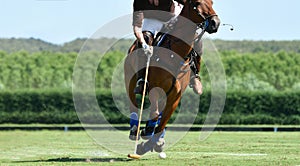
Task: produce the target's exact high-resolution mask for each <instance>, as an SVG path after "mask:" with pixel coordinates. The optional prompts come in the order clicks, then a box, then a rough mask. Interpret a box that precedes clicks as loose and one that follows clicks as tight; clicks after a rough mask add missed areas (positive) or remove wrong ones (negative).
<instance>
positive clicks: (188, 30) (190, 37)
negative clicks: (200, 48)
mask: <svg viewBox="0 0 300 166" xmlns="http://www.w3.org/2000/svg"><path fill="white" fill-rule="evenodd" d="M196 30H197V25H196V24H192V23H191V21H189V20H188V19H183V18H182V17H181V18H180V17H179V19H178V22H177V24H176V26H175V28H174V30H173V32H172V34H171V35H172V36H175V37H176V38H177V39H180V40H181V42H183V43H182V44H181V47H180V48H177V49H179V50H177V51H175V52H177V53H178V54H179V55H180V56H182V57H185V56H187V54H189V53H190V51H191V49H192V46H193V44H194V37H195V33H196ZM174 49H176V48H174Z"/></svg>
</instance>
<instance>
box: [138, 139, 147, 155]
mask: <svg viewBox="0 0 300 166" xmlns="http://www.w3.org/2000/svg"><path fill="white" fill-rule="evenodd" d="M145 153H146V152H145V147H144V142H142V143H140V144H138V145H137V148H136V154H138V155H144V154H145Z"/></svg>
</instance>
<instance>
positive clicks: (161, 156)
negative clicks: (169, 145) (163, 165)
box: [158, 152, 167, 159]
mask: <svg viewBox="0 0 300 166" xmlns="http://www.w3.org/2000/svg"><path fill="white" fill-rule="evenodd" d="M158 157H159V158H161V159H165V158H167V155H166V153H165V152H160V153H159V154H158Z"/></svg>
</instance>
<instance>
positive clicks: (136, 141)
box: [127, 52, 153, 159]
mask: <svg viewBox="0 0 300 166" xmlns="http://www.w3.org/2000/svg"><path fill="white" fill-rule="evenodd" d="M152 54H153V52H152ZM152 54H151V53H149V54H147V66H146V74H145V81H147V80H148V71H149V66H150V58H151V56H152ZM146 89H147V84H146V83H145V84H144V89H143V96H142V103H141V111H140V116H139V125H138V128H137V133H136V138H135V150H134V154H128V155H127V156H128V157H129V158H132V159H139V158H141V157H142V156H141V155H138V154H136V151H137V145H138V141H139V140H138V137H139V133H140V126H141V119H142V114H143V109H144V103H145V96H146Z"/></svg>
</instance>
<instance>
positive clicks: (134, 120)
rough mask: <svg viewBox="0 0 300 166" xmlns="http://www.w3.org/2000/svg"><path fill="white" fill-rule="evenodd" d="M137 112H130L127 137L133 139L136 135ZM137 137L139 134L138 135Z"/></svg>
mask: <svg viewBox="0 0 300 166" xmlns="http://www.w3.org/2000/svg"><path fill="white" fill-rule="evenodd" d="M138 125H139V121H138V114H137V113H136V112H132V113H131V114H130V133H129V139H131V140H133V141H135V140H136V136H137V130H138ZM138 139H139V135H138Z"/></svg>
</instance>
